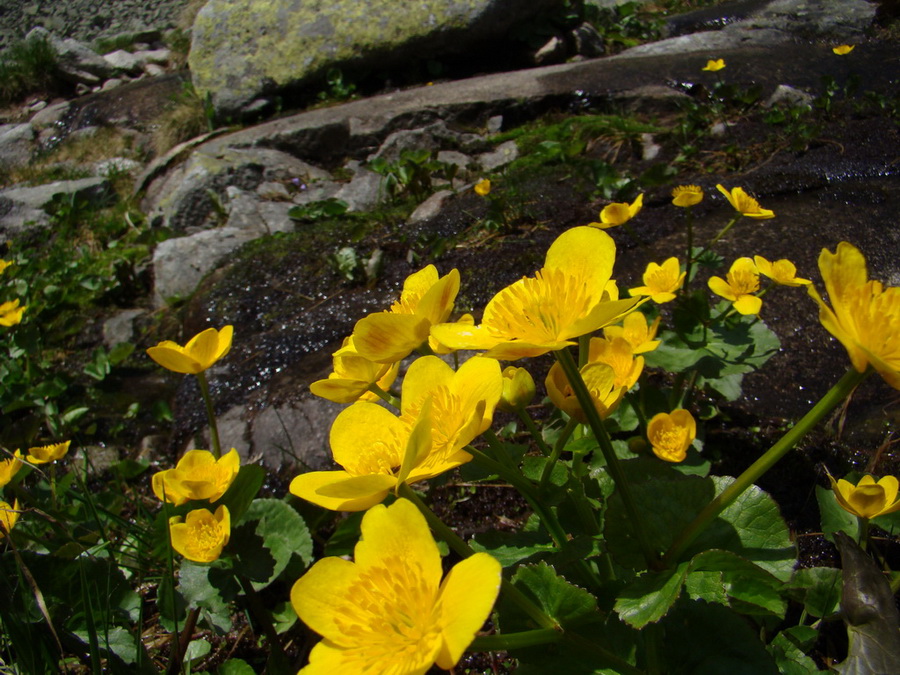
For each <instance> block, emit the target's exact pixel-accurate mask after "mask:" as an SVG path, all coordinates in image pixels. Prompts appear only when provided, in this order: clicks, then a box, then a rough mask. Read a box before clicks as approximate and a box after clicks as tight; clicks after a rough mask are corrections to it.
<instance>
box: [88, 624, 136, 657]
mask: <svg viewBox="0 0 900 675" xmlns="http://www.w3.org/2000/svg"><path fill="white" fill-rule="evenodd" d="M72 634H73V635H74V636H76V637H77V638H78V639H79V640H81V641H82V642H83V643H84V644H85V645H90V639H89V635H88V631H85V630H76V631H72ZM97 639H98V642H99V645H100V649H101V651H103V652H107V653H112V654H115V655H116V656H117V657H119V658H120V659H121V660H122V661H123V662H124V663H126V664H132V663H135V662H136V661H137V650H138V646H137V643H136V642H135V636H134V634H133V633H132V632H131V631H128V630H126V629H125V628H122V627H121V626H113V627H112V628H107V629H106V630H104V629H103V627H102V626H97Z"/></svg>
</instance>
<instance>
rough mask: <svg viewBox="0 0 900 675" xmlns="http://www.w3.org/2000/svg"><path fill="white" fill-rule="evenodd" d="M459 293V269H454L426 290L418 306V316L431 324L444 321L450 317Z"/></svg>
mask: <svg viewBox="0 0 900 675" xmlns="http://www.w3.org/2000/svg"><path fill="white" fill-rule="evenodd" d="M457 293H459V270H456V269H453V270H450V272H449V273H448V274H447V275H446V276H444V277H442V278H441V279H439V280H438V281H437V282H435V283H434V284H433V285H432V286H431V288H429V289H428V291H426V293H425V294H424V295H423V296H422V299H421V300H420V301H419V305H418V307H416V316H419V317H422V318H425V319H427V320H428V323H429V325H433V324H436V323H442V322H444V321H446V320H447V319H448V318H449V317H450V312H451V311H453V302H454V301H455V300H456V295H457Z"/></svg>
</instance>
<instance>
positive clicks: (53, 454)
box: [25, 441, 72, 464]
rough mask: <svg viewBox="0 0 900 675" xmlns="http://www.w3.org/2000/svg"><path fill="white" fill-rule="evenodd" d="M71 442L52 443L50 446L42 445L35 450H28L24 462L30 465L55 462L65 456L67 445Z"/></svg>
mask: <svg viewBox="0 0 900 675" xmlns="http://www.w3.org/2000/svg"><path fill="white" fill-rule="evenodd" d="M71 442H72V441H65V442H64V443H53V444H51V445H42V446H40V447H37V448H28V456H27V457H25V460H26V461H28V462H31V463H32V464H47V463H48V462H55V461H57V460H59V459H62V458H63V457H65V456H66V453H67V452H69V444H70V443H71Z"/></svg>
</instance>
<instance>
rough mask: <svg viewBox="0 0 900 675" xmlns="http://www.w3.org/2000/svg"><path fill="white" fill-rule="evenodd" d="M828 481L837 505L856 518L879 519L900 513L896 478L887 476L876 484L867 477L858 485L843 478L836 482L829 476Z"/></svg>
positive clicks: (860, 480)
mask: <svg viewBox="0 0 900 675" xmlns="http://www.w3.org/2000/svg"><path fill="white" fill-rule="evenodd" d="M828 479H829V480H830V481H831V489H832V490H833V491H834V497H835V499H837V503H838V504H840V505H841V508H843V509H844V510H845V511H848V512H850V513H852V514H853V515H854V516H859V517H860V518H877V517H878V516H884V515H886V514H888V513H894V512H895V511H900V498H898V496H897V492H898V488H900V484H898V482H897V479H896V478H895V477H894V476H885V477H884V478H881V479H879V480H878V482H877V483H876V482H875V479H874V478H873V477H872V476H869V475H866V476H863V477H862V478H860V479H859V483H857V484H856V485H854V484H853V483H851V482H850V481H846V480H844V479H843V478H841V479H840V480H835V479H834V478H832V477H831V476H828Z"/></svg>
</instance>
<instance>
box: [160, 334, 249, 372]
mask: <svg viewBox="0 0 900 675" xmlns="http://www.w3.org/2000/svg"><path fill="white" fill-rule="evenodd" d="M233 333H234V328H233V327H232V326H225V327H224V328H223V329H222V330H220V331H218V330H216V329H215V328H207V329H206V330H205V331H203V332H202V333H198V334H197V335H195V336H194V337H192V338H191V339H190V341H189V342H188V343H187V344H186V345H185V346H184V347H182V346H181V345H179V344H177V343H175V342H172V341H171V340H163V341H162V342H160V343H159V344H158V345H156V346H155V347H150V349H148V350H147V354H148V355H149V356H150V358H151V359H153V360H154V361H156V362H157V363H158V364H159V365H161V366H162V367H163V368H167V369H168V370H171V371H174V372H176V373H190V374H192V375H196V374H197V373H202V372H203V371H204V370H206V369H207V368H209V367H210V366H212V365H213V364H214V363H215V362H216V361H218V360H219V359H221V358H222V357H223V356H225V355H226V354H227V353H228V350H230V349H231V337H232V334H233Z"/></svg>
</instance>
